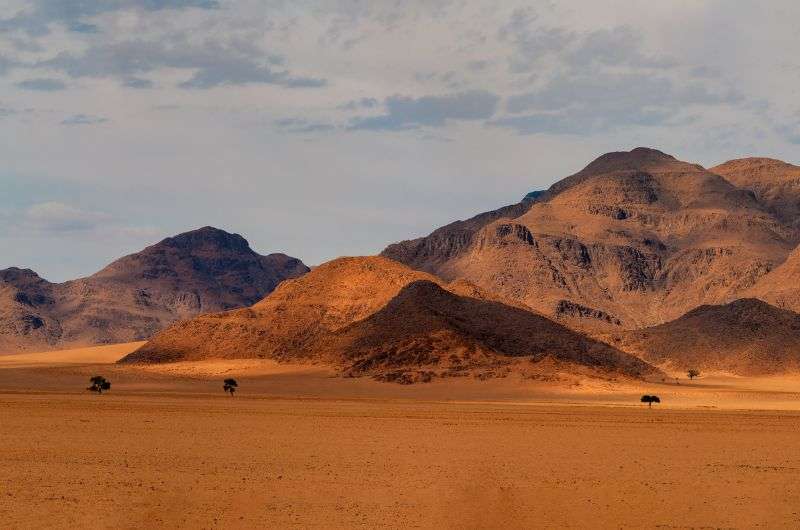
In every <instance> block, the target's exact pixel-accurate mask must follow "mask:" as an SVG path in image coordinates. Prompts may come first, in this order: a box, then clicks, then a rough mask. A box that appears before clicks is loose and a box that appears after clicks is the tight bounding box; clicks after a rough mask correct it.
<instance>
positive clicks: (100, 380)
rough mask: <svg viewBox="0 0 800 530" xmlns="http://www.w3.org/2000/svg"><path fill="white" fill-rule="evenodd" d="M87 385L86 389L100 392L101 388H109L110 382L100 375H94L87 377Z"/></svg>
mask: <svg viewBox="0 0 800 530" xmlns="http://www.w3.org/2000/svg"><path fill="white" fill-rule="evenodd" d="M89 383H90V385H89V387H88V388H87V389H86V390H91V391H92V392H97V393H98V394H102V393H103V390H111V382H110V381H108V380H107V379H106V378H105V377H103V376H102V375H94V376H92V377H90V378H89Z"/></svg>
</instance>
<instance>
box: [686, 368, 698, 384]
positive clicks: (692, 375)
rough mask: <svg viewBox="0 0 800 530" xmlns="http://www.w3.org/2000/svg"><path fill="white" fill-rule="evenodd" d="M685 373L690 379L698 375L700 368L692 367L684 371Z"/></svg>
mask: <svg viewBox="0 0 800 530" xmlns="http://www.w3.org/2000/svg"><path fill="white" fill-rule="evenodd" d="M686 375H688V376H689V380H690V381H691V380H692V379H694V378H695V377H700V370H696V369H694V368H692V369H690V370H689V371H688V372H686Z"/></svg>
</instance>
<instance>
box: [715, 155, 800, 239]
mask: <svg viewBox="0 0 800 530" xmlns="http://www.w3.org/2000/svg"><path fill="white" fill-rule="evenodd" d="M710 171H711V172H713V173H716V174H717V175H721V176H723V177H725V179H726V180H728V181H729V182H731V183H732V184H733V185H735V186H737V187H739V188H742V189H745V190H749V191H752V192H753V193H754V195H755V197H756V199H758V201H759V202H761V203H763V204H765V205H766V206H767V207H768V208H769V209H770V210H771V211H772V212H773V213H774V214H775V216H776V217H778V218H779V219H781V220H782V221H783V222H785V223H787V224H790V225H792V226H795V227H800V166H795V165H792V164H787V163H786V162H782V161H780V160H775V159H773V158H741V159H738V160H730V161H728V162H725V163H724V164H720V165H718V166H716V167H712V168H711V169H710Z"/></svg>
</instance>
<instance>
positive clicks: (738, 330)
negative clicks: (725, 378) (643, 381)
mask: <svg viewBox="0 0 800 530" xmlns="http://www.w3.org/2000/svg"><path fill="white" fill-rule="evenodd" d="M610 338H611V340H612V343H613V344H615V345H616V346H617V347H619V348H623V349H625V350H626V351H629V352H633V353H636V354H638V355H640V356H641V357H642V358H643V359H645V360H647V361H649V362H651V363H653V364H656V365H660V366H663V367H664V368H667V369H673V370H680V371H684V370H687V369H690V368H696V369H699V370H701V371H724V372H729V373H733V374H738V375H765V374H776V373H782V372H797V371H799V370H800V314H797V313H794V312H792V311H786V310H783V309H779V308H777V307H774V306H771V305H770V304H767V303H766V302H762V301H761V300H756V299H754V298H746V299H741V300H737V301H735V302H731V303H729V304H725V305H704V306H700V307H697V308H695V309H693V310H691V311H689V312H688V313H686V314H685V315H683V316H682V317H680V318H678V319H676V320H673V321H671V322H667V323H665V324H661V325H659V326H655V327H650V328H645V329H640V330H634V331H628V332H625V333H622V334H619V335H616V336H613V337H610Z"/></svg>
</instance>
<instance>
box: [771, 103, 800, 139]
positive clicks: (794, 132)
mask: <svg viewBox="0 0 800 530" xmlns="http://www.w3.org/2000/svg"><path fill="white" fill-rule="evenodd" d="M775 132H777V133H778V134H780V135H781V136H782V137H783V138H785V139H786V141H787V142H789V143H791V144H800V111H798V112H795V113H794V114H793V115H790V116H789V121H785V122H783V123H779V124H778V125H776V126H775Z"/></svg>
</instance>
